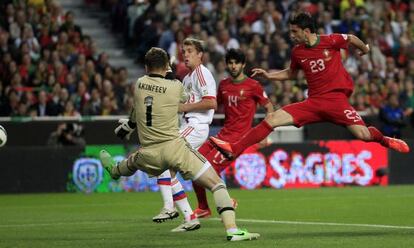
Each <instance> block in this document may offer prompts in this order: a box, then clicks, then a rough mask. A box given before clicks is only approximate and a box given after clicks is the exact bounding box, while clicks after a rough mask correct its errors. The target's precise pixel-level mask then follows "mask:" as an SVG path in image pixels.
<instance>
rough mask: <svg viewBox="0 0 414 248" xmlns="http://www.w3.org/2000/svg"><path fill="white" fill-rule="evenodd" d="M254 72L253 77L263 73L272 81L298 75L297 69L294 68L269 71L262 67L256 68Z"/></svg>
mask: <svg viewBox="0 0 414 248" xmlns="http://www.w3.org/2000/svg"><path fill="white" fill-rule="evenodd" d="M252 72H253V74H252V77H254V76H260V75H262V76H264V77H265V78H266V79H268V80H271V81H284V80H289V79H295V78H296V76H297V71H296V70H292V69H291V68H286V69H284V70H281V71H274V72H267V71H265V70H263V69H261V68H254V69H253V70H252Z"/></svg>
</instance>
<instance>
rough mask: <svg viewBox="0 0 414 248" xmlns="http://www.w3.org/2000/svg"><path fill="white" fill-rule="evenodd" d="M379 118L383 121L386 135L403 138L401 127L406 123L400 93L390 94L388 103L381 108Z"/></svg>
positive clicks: (383, 129)
mask: <svg viewBox="0 0 414 248" xmlns="http://www.w3.org/2000/svg"><path fill="white" fill-rule="evenodd" d="M379 118H380V120H381V121H382V122H383V126H382V129H381V131H382V132H383V134H384V135H386V136H390V137H395V138H401V128H402V127H404V126H405V125H406V124H405V121H404V111H403V109H402V108H401V107H400V104H399V102H398V95H396V94H392V93H391V94H389V95H388V97H387V103H386V104H385V105H384V106H383V107H382V108H381V109H380V113H379Z"/></svg>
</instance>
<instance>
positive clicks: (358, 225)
mask: <svg viewBox="0 0 414 248" xmlns="http://www.w3.org/2000/svg"><path fill="white" fill-rule="evenodd" d="M210 220H214V221H219V220H221V219H220V218H210ZM237 221H238V222H250V223H264V224H285V225H318V226H352V227H371V228H385V229H411V230H414V226H393V225H378V224H351V223H333V222H312V221H286V220H254V219H237ZM114 222H119V223H121V222H123V223H127V222H128V221H125V220H123V221H84V222H51V223H25V224H0V228H13V227H15V228H16V227H17V228H18V227H23V228H25V227H26V228H27V227H41V226H66V225H96V224H110V223H114Z"/></svg>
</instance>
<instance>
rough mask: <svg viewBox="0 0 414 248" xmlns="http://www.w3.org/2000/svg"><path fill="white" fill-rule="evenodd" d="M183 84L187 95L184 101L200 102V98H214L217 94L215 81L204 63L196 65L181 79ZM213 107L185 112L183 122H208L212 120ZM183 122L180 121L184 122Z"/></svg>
mask: <svg viewBox="0 0 414 248" xmlns="http://www.w3.org/2000/svg"><path fill="white" fill-rule="evenodd" d="M183 85H184V88H185V89H186V92H187V94H188V95H189V97H188V100H187V102H186V103H196V102H200V101H201V100H202V99H206V98H207V99H208V98H210V99H215V98H216V95H217V90H216V81H215V80H214V77H213V75H212V74H211V72H210V71H209V70H208V69H207V67H205V66H204V65H202V64H201V65H199V66H197V67H196V68H195V69H194V70H193V71H192V72H190V73H188V74H187V75H186V76H185V77H184V79H183ZM213 116H214V109H209V110H207V111H199V112H189V113H185V114H184V116H183V118H184V119H185V122H187V123H191V124H210V123H211V122H212V120H213ZM185 122H183V121H182V122H181V123H182V124H184V123H185Z"/></svg>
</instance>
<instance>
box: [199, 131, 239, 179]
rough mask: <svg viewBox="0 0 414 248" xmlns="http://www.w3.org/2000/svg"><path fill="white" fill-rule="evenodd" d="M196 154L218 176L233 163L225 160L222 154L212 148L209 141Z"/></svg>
mask: <svg viewBox="0 0 414 248" xmlns="http://www.w3.org/2000/svg"><path fill="white" fill-rule="evenodd" d="M198 152H200V153H201V154H202V155H203V156H204V157H205V158H206V159H207V160H208V162H210V164H211V165H212V166H213V168H214V170H215V171H216V172H217V174H220V173H221V172H222V171H223V170H225V169H226V168H227V167H228V166H229V165H230V164H231V163H232V162H233V161H230V160H228V159H226V158H225V157H224V156H223V154H222V153H221V152H219V151H218V150H217V149H216V148H215V147H214V145H213V144H212V143H211V141H210V140H209V139H207V140H206V142H204V144H203V145H201V146H200V148H198Z"/></svg>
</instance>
